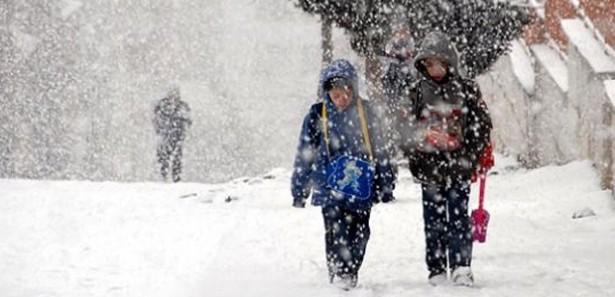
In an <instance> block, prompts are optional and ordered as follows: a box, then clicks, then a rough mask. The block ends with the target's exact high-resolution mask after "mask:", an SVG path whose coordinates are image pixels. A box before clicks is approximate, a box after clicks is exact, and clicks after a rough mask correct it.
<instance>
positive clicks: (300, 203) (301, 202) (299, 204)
mask: <svg viewBox="0 0 615 297" xmlns="http://www.w3.org/2000/svg"><path fill="white" fill-rule="evenodd" d="M293 207H295V208H305V199H303V198H301V197H299V198H295V199H293Z"/></svg>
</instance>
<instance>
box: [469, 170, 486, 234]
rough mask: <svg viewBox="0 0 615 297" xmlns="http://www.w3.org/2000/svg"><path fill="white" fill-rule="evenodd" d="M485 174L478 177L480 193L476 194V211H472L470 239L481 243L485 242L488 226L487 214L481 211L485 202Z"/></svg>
mask: <svg viewBox="0 0 615 297" xmlns="http://www.w3.org/2000/svg"><path fill="white" fill-rule="evenodd" d="M486 183H487V178H486V177H485V174H481V175H480V192H479V194H478V209H475V210H473V211H472V216H471V220H472V238H473V239H474V241H478V242H480V243H483V242H485V241H486V240H487V225H488V224H489V212H488V211H487V210H485V209H483V202H484V200H485V184H486Z"/></svg>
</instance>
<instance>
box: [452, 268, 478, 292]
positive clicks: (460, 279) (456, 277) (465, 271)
mask: <svg viewBox="0 0 615 297" xmlns="http://www.w3.org/2000/svg"><path fill="white" fill-rule="evenodd" d="M451 280H452V281H453V284H455V285H456V286H466V287H471V286H472V285H474V275H473V274H472V269H470V267H469V266H461V267H457V268H455V270H453V273H452V274H451Z"/></svg>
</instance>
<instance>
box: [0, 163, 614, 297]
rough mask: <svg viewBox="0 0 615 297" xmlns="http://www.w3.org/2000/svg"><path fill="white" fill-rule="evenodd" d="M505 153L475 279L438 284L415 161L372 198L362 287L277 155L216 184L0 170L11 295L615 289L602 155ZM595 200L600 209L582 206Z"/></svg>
mask: <svg viewBox="0 0 615 297" xmlns="http://www.w3.org/2000/svg"><path fill="white" fill-rule="evenodd" d="M498 163H499V165H498V167H497V168H496V170H495V171H497V172H498V174H497V175H492V176H490V178H489V180H488V185H487V200H486V208H487V209H488V210H489V211H490V212H491V222H490V225H489V235H488V241H487V243H485V244H480V245H479V244H476V245H475V254H474V262H473V269H474V272H475V276H476V286H475V287H474V288H460V287H453V286H444V287H431V286H429V285H428V284H427V282H426V270H425V264H424V262H423V251H424V243H423V232H422V228H423V225H422V220H421V215H422V211H421V204H420V195H419V194H420V193H419V188H418V187H417V186H416V185H415V184H413V183H412V179H411V177H410V176H409V174H408V173H407V172H406V170H402V171H401V175H400V178H399V186H398V188H397V190H396V196H397V198H398V200H397V201H396V202H395V203H392V204H386V205H377V206H376V207H375V208H374V210H373V215H372V220H371V226H372V239H371V241H370V242H369V245H368V253H367V256H366V261H365V263H364V266H363V268H362V270H361V273H360V279H359V282H360V286H359V288H357V289H356V290H354V291H351V292H344V291H341V290H339V289H337V288H334V287H331V286H329V285H328V284H327V281H326V279H327V277H326V269H325V266H324V251H323V249H324V246H323V245H324V243H323V227H322V218H321V214H320V212H319V209H318V208H314V207H308V208H306V209H293V208H291V207H290V203H291V199H290V197H289V185H288V183H289V172H288V171H287V170H282V169H279V170H275V171H272V172H271V173H270V174H268V175H266V176H262V177H258V178H245V179H238V180H234V181H232V182H229V183H226V184H214V185H205V184H188V183H187V184H156V183H134V184H128V183H125V184H122V183H92V182H72V181H62V182H56V181H27V180H0V189H1V190H0V200H1V201H0V239H1V240H0V272H1V273H0V296H2V297H35V296H41V297H42V296H45V297H50V296H61V297H83V296H88V297H94V296H105V297H112V296H130V297H136V296H147V297H159V296H165V297H167V296H168V297H183V296H189V297H192V296H195V297H196V296H267V297H272V296H615V284H614V283H613V280H615V269H613V267H614V266H615V252H614V251H615V212H614V208H613V201H612V199H611V198H610V195H609V194H608V193H606V192H603V191H600V189H599V187H598V178H597V177H596V174H595V172H594V170H593V169H592V167H591V165H590V164H589V163H588V162H574V163H571V164H568V165H565V166H561V167H545V168H540V169H537V170H532V171H526V170H523V169H519V170H517V169H514V167H515V166H514V164H513V162H510V161H507V160H504V159H503V158H499V159H498ZM191 193H196V196H194V195H189V194H191ZM183 195H185V196H183ZM471 204H472V208H474V207H475V205H476V191H474V192H473V194H472V202H471ZM585 207H590V208H592V209H593V210H594V211H595V213H596V216H592V217H587V218H582V219H572V215H573V213H574V212H575V211H578V210H580V209H583V208H585Z"/></svg>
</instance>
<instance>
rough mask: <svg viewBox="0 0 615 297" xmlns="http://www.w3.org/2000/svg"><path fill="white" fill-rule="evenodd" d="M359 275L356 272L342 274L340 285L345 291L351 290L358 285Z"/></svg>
mask: <svg viewBox="0 0 615 297" xmlns="http://www.w3.org/2000/svg"><path fill="white" fill-rule="evenodd" d="M358 281H359V277H358V275H356V274H349V275H342V276H340V282H339V283H337V285H338V287H339V288H340V289H342V290H344V291H350V290H351V289H354V288H356V287H357V284H358Z"/></svg>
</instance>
